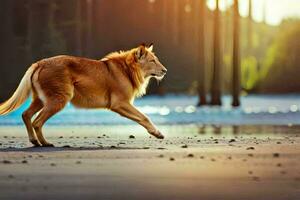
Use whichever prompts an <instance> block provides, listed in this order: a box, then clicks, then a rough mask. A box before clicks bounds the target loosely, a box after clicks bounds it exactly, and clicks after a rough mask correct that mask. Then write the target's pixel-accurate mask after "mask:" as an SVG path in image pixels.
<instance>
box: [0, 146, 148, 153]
mask: <svg viewBox="0 0 300 200" xmlns="http://www.w3.org/2000/svg"><path fill="white" fill-rule="evenodd" d="M139 149H143V148H138V147H117V146H116V147H115V146H112V147H71V146H70V147H25V148H15V147H9V148H2V149H0V152H35V153H43V152H44V153H45V152H59V151H62V152H63V151H97V150H139Z"/></svg>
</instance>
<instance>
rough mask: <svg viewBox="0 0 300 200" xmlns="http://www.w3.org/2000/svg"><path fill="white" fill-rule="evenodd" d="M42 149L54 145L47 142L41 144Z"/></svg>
mask: <svg viewBox="0 0 300 200" xmlns="http://www.w3.org/2000/svg"><path fill="white" fill-rule="evenodd" d="M42 147H54V145H53V144H51V143H48V142H47V143H44V144H42Z"/></svg>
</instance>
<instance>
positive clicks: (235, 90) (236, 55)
mask: <svg viewBox="0 0 300 200" xmlns="http://www.w3.org/2000/svg"><path fill="white" fill-rule="evenodd" d="M233 13H234V14H233V59H232V60H233V63H232V66H233V70H232V73H233V74H232V106H234V107H237V106H240V99H239V96H240V87H241V86H240V84H241V83H240V82H241V81H240V73H241V72H240V71H241V70H240V24H239V23H240V14H239V1H238V0H234V12H233Z"/></svg>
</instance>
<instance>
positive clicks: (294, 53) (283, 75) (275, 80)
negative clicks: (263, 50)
mask: <svg viewBox="0 0 300 200" xmlns="http://www.w3.org/2000/svg"><path fill="white" fill-rule="evenodd" d="M299 35H300V20H287V21H285V22H284V23H282V25H281V27H280V31H279V33H278V35H277V36H276V38H275V39H274V41H273V44H272V45H271V46H270V47H269V48H268V51H267V54H266V57H265V58H264V61H263V66H262V70H261V71H260V79H261V83H262V85H261V89H262V91H268V92H299V91H300V79H299V78H298V77H299V73H300V69H299V64H300V58H299V52H300V45H299V44H300V37H299Z"/></svg>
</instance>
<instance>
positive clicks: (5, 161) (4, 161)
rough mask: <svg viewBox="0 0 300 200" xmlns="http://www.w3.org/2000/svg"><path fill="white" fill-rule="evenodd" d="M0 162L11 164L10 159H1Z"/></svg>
mask: <svg viewBox="0 0 300 200" xmlns="http://www.w3.org/2000/svg"><path fill="white" fill-rule="evenodd" d="M2 163H3V164H11V163H12V162H11V161H10V160H3V161H2Z"/></svg>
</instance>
